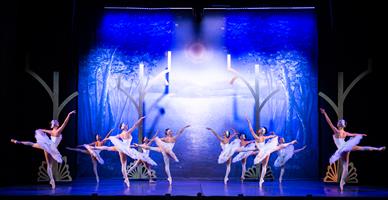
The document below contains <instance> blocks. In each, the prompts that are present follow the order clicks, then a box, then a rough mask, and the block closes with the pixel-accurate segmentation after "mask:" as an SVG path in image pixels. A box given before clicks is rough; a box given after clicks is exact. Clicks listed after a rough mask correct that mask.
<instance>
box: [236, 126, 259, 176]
mask: <svg viewBox="0 0 388 200" xmlns="http://www.w3.org/2000/svg"><path fill="white" fill-rule="evenodd" d="M239 139H240V147H239V148H238V149H237V150H236V152H239V153H238V154H237V155H236V156H235V157H234V158H233V159H232V163H236V162H239V161H241V177H240V180H241V181H244V179H245V176H244V175H245V172H246V171H247V166H246V165H247V158H248V157H249V156H251V155H255V152H257V151H254V150H255V141H254V140H250V141H247V140H246V135H245V134H244V133H243V134H240V136H239Z"/></svg>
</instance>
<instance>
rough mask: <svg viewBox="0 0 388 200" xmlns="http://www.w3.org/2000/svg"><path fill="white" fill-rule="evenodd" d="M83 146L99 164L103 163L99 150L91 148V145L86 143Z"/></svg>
mask: <svg viewBox="0 0 388 200" xmlns="http://www.w3.org/2000/svg"><path fill="white" fill-rule="evenodd" d="M83 146H84V147H85V149H86V150H87V151H88V152H89V153H90V155H92V156H93V157H94V158H95V159H96V160H97V161H98V163H100V164H101V165H102V164H104V160H103V159H102V158H101V156H100V152H101V150H96V149H93V147H91V146H90V145H87V144H84V145H83Z"/></svg>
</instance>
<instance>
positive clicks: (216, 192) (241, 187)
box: [0, 179, 388, 199]
mask: <svg viewBox="0 0 388 200" xmlns="http://www.w3.org/2000/svg"><path fill="white" fill-rule="evenodd" d="M198 194H200V196H202V197H204V198H206V197H240V198H243V197H247V198H250V197H258V196H261V197H264V196H265V197H277V198H283V197H287V198H290V197H306V198H315V197H316V198H322V197H350V198H354V197H358V198H359V197H361V198H370V197H375V198H376V197H377V198H386V197H388V188H387V187H376V186H355V185H348V186H346V188H345V191H344V192H342V193H341V192H340V191H339V188H338V185H336V184H328V183H323V182H318V181H285V182H284V183H282V184H279V182H265V183H264V185H263V188H262V189H261V190H260V189H259V187H258V183H257V182H252V181H246V182H244V183H241V182H239V181H230V182H229V183H228V185H224V184H223V182H222V181H194V180H175V181H174V182H173V184H172V186H169V185H168V182H167V181H165V180H159V181H157V182H156V183H154V184H149V183H148V181H131V187H130V188H126V186H125V185H124V184H123V182H122V181H121V180H119V179H103V180H101V182H100V184H96V183H95V182H94V180H93V179H78V180H76V181H73V182H72V183H57V188H56V189H55V190H52V189H51V188H50V186H49V185H48V184H39V185H34V186H13V187H0V196H3V197H4V196H7V197H11V196H12V197H14V198H19V199H22V198H24V199H27V197H28V198H36V197H39V199H41V198H42V195H43V196H46V197H45V198H52V197H55V198H56V197H58V196H61V198H63V197H71V196H72V197H76V196H77V198H75V199H79V198H85V197H92V198H96V197H100V198H104V199H105V198H106V199H108V198H109V197H122V198H124V197H123V196H126V197H127V198H129V197H131V196H132V197H133V196H154V197H155V196H159V197H160V196H167V197H171V198H174V197H175V196H176V197H178V196H186V197H189V196H192V197H196V196H198ZM137 198H138V197H137Z"/></svg>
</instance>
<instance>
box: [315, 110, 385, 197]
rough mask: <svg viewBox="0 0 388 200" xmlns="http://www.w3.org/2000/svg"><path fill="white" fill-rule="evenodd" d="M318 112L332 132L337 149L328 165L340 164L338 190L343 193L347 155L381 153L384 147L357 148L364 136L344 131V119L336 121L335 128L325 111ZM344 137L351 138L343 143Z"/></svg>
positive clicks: (347, 163) (347, 165)
mask: <svg viewBox="0 0 388 200" xmlns="http://www.w3.org/2000/svg"><path fill="white" fill-rule="evenodd" d="M320 111H321V113H322V114H323V115H324V117H325V119H326V122H327V124H328V125H329V126H330V128H331V130H332V131H333V140H334V143H335V145H336V146H337V148H338V149H337V151H336V152H335V153H334V154H333V155H332V156H331V157H330V164H332V163H334V162H335V161H337V160H338V159H340V160H341V162H342V175H341V181H340V190H341V191H343V189H344V185H345V182H346V177H347V176H348V167H349V153H350V152H351V151H383V150H385V146H383V147H379V148H378V147H371V146H357V145H358V143H360V141H361V139H362V137H363V136H367V135H366V134H361V133H349V132H347V131H345V127H346V121H345V120H344V119H340V120H338V122H337V127H335V126H334V125H333V123H332V122H331V120H330V118H329V116H328V115H327V113H326V111H325V109H323V108H320ZM346 137H351V138H350V139H348V140H347V141H345V138H346Z"/></svg>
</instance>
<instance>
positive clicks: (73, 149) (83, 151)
mask: <svg viewBox="0 0 388 200" xmlns="http://www.w3.org/2000/svg"><path fill="white" fill-rule="evenodd" d="M66 149H68V150H71V151H77V152H81V153H84V154H89V152H88V151H86V150H84V149H79V148H71V147H66Z"/></svg>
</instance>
